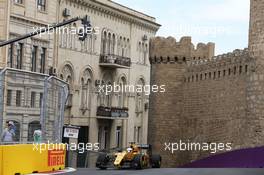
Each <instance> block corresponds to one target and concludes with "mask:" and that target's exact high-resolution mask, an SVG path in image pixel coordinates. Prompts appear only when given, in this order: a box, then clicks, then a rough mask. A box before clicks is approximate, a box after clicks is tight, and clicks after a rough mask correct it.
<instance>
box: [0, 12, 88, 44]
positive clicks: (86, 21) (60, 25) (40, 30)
mask: <svg viewBox="0 0 264 175" xmlns="http://www.w3.org/2000/svg"><path fill="white" fill-rule="evenodd" d="M79 20H81V21H82V24H83V27H84V31H83V32H82V37H81V38H80V37H79V39H80V40H81V41H84V40H85V38H86V37H87V35H88V33H87V30H88V29H87V28H88V27H91V23H90V20H89V17H88V16H87V15H86V16H85V17H83V18H80V17H76V18H72V19H70V20H67V21H64V22H61V23H58V24H55V25H53V26H51V27H46V28H41V29H39V30H36V31H34V32H31V33H28V34H25V35H23V36H20V37H18V38H14V39H11V40H7V41H4V42H1V43H0V47H4V46H6V45H9V44H12V43H15V42H18V41H21V40H24V39H27V38H30V37H33V36H36V35H39V34H42V33H46V32H48V31H51V30H54V29H56V28H59V27H62V26H65V25H68V24H71V23H73V22H76V21H79ZM79 36H80V34H79Z"/></svg>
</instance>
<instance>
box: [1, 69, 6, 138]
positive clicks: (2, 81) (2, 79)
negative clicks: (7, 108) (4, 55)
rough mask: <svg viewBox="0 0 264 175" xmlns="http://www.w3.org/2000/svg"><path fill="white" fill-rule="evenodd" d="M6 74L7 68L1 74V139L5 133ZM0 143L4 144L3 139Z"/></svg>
mask: <svg viewBox="0 0 264 175" xmlns="http://www.w3.org/2000/svg"><path fill="white" fill-rule="evenodd" d="M5 72H6V68H5V69H3V70H1V72H0V137H2V132H3V129H4V128H3V124H4V123H3V120H4V104H5V102H4V100H5V98H4V96H5ZM0 143H2V138H1V139H0Z"/></svg>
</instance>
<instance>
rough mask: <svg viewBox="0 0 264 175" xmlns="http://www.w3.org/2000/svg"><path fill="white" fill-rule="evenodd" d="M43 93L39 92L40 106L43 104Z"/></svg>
mask: <svg viewBox="0 0 264 175" xmlns="http://www.w3.org/2000/svg"><path fill="white" fill-rule="evenodd" d="M42 99H43V93H40V94H39V108H41V106H42Z"/></svg>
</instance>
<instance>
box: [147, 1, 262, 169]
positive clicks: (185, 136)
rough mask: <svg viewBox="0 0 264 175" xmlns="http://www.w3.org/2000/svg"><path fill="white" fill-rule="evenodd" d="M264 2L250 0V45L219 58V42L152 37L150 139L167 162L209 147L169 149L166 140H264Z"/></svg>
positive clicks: (243, 144) (235, 144)
mask: <svg viewBox="0 0 264 175" xmlns="http://www.w3.org/2000/svg"><path fill="white" fill-rule="evenodd" d="M263 11H264V1H262V0H251V15H250V17H251V19H250V30H249V31H250V32H249V46H248V49H244V50H235V51H233V52H232V53H228V54H223V55H219V56H216V57H214V44H213V43H208V44H203V43H200V44H198V46H197V47H196V49H195V47H194V45H193V44H192V43H191V38H190V37H183V38H182V39H181V40H180V41H179V42H176V40H175V39H174V38H172V37H169V38H161V37H157V38H154V39H152V41H151V45H150V49H151V50H150V61H151V63H152V65H151V66H152V68H151V83H152V84H155V85H166V93H155V94H151V97H150V110H149V111H150V114H149V132H148V133H149V136H148V141H149V143H150V144H152V145H153V150H154V152H157V153H161V155H162V157H163V166H165V167H177V166H181V165H184V164H186V163H189V162H191V161H194V160H198V159H201V158H203V157H207V156H210V155H211V153H210V152H209V151H177V152H175V153H174V154H172V153H171V152H169V151H165V150H164V149H165V143H175V142H179V141H180V140H181V141H184V142H191V143H208V144H210V143H232V149H233V150H235V149H241V148H249V147H257V146H263V145H264V140H263V138H264V107H263V106H264V47H263V43H264V13H263Z"/></svg>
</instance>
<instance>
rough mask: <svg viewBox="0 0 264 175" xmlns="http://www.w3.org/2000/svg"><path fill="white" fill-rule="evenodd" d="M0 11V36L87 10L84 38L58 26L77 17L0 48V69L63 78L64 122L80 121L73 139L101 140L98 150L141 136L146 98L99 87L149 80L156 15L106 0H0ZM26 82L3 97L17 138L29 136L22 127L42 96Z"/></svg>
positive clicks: (34, 119) (34, 115)
mask: <svg viewBox="0 0 264 175" xmlns="http://www.w3.org/2000/svg"><path fill="white" fill-rule="evenodd" d="M0 14H1V15H0V40H1V41H4V40H8V39H12V38H15V37H18V36H21V35H23V34H26V33H29V32H32V31H33V28H34V27H35V28H36V27H47V26H48V25H49V24H53V23H58V22H62V21H64V20H68V19H71V18H74V17H77V16H79V17H83V16H85V15H88V16H89V18H90V21H91V25H92V27H93V28H96V29H97V32H96V33H93V34H91V35H88V37H87V38H86V39H85V40H84V41H80V40H79V36H78V34H73V33H69V32H63V29H65V28H79V27H82V24H81V21H77V22H75V23H72V24H70V25H68V26H66V27H64V28H62V29H61V30H60V32H54V33H52V34H45V35H41V36H35V37H32V38H29V39H26V40H22V41H21V42H18V43H15V44H13V45H10V46H8V47H3V48H1V49H0V63H1V68H4V67H11V68H15V69H22V70H27V71H29V72H36V73H45V74H55V75H57V77H59V78H61V79H63V80H65V81H66V82H68V83H69V85H70V94H69V98H68V102H67V106H66V110H65V120H64V123H65V125H73V126H78V127H80V132H79V138H78V139H71V140H70V141H71V142H76V143H87V142H91V143H97V142H99V143H100V149H102V150H103V149H106V150H111V149H114V148H124V147H126V146H127V145H128V143H129V142H137V143H146V142H147V123H148V103H149V98H148V96H146V95H144V93H136V92H115V93H110V94H107V95H106V94H105V93H99V91H98V89H99V85H103V84H105V85H110V84H111V85H114V84H118V85H121V86H122V85H131V86H136V85H148V84H149V83H150V64H149V59H148V58H149V40H150V38H152V37H154V36H155V34H156V32H157V30H158V29H159V27H160V25H159V24H157V23H156V21H155V18H153V17H151V16H148V15H146V14H143V13H140V12H138V11H135V10H133V9H130V8H128V7H125V6H123V5H120V4H118V3H115V2H113V1H110V0H81V1H77V0H58V1H52V0H37V1H36V0H1V1H0ZM14 81H15V80H14ZM28 84H30V86H31V85H32V87H28V88H22V87H20V86H19V85H18V84H17V85H14V86H12V88H9V89H8V90H7V92H6V94H7V95H6V96H5V112H6V118H8V119H9V120H13V121H15V122H16V125H17V128H18V129H17V130H18V131H20V132H19V133H18V134H17V135H19V136H18V138H17V141H27V140H30V135H32V132H31V134H28V133H29V132H30V131H31V130H34V129H36V128H38V127H39V115H40V108H41V101H42V99H43V94H42V93H41V92H40V91H37V90H33V89H35V88H37V87H34V85H35V86H37V85H38V83H37V82H34V81H31V82H28ZM10 87H11V86H10ZM35 91H36V92H35ZM30 123H31V124H32V125H29V124H30ZM29 127H31V128H33V129H30V128H29ZM49 127H50V128H52V126H49ZM29 130H30V131H29ZM64 141H66V142H68V141H69V140H67V139H65V140H64ZM79 157H81V155H80V156H79ZM75 158H76V156H75V157H73V159H75ZM78 159H79V158H78ZM79 162H81V164H83V162H84V161H83V159H80V160H79Z"/></svg>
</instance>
